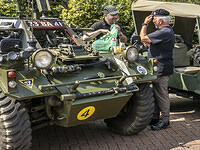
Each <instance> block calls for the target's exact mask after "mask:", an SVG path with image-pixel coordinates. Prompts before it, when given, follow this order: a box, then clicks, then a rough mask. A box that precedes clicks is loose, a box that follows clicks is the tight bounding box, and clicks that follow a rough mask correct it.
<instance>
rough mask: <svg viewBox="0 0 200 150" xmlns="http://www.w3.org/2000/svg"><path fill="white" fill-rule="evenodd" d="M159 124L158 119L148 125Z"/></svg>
mask: <svg viewBox="0 0 200 150" xmlns="http://www.w3.org/2000/svg"><path fill="white" fill-rule="evenodd" d="M158 122H159V119H152V120H151V122H150V123H149V125H156V124H157V123H158Z"/></svg>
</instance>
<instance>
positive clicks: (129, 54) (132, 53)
mask: <svg viewBox="0 0 200 150" xmlns="http://www.w3.org/2000/svg"><path fill="white" fill-rule="evenodd" d="M138 56H139V54H138V50H137V49H136V48H135V47H134V46H129V47H127V48H126V59H127V60H128V62H129V63H133V62H134V61H136V60H137V59H138Z"/></svg>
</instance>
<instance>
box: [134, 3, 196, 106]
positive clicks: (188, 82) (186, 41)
mask: <svg viewBox="0 0 200 150" xmlns="http://www.w3.org/2000/svg"><path fill="white" fill-rule="evenodd" d="M160 8H163V9H166V10H168V11H169V12H170V14H171V15H172V27H173V30H174V33H175V37H176V42H175V46H174V49H173V59H174V65H175V68H174V74H173V75H172V76H170V80H169V92H172V93H176V94H177V95H180V96H184V97H191V98H193V99H194V100H195V101H198V102H199V101H200V45H199V44H200V43H199V42H200V6H199V5H195V4H188V3H176V2H159V1H153V0H137V1H136V2H135V3H133V4H132V10H133V17H134V21H135V29H136V32H139V31H140V29H141V24H142V23H143V21H144V19H145V17H146V16H147V15H149V14H151V12H152V11H155V10H156V9H160ZM154 30H155V28H154V25H153V23H151V24H150V25H149V26H148V32H152V31H154ZM195 31H196V33H197V35H195V34H194V33H195ZM195 38H196V41H197V42H198V43H197V42H196V43H194V41H195ZM199 106H200V105H199ZM199 106H198V109H199Z"/></svg>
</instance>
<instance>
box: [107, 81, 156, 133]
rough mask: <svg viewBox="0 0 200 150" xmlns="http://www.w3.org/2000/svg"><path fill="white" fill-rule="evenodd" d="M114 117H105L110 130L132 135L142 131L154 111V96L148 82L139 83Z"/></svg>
mask: <svg viewBox="0 0 200 150" xmlns="http://www.w3.org/2000/svg"><path fill="white" fill-rule="evenodd" d="M139 88H140V91H139V92H137V93H136V94H134V95H133V96H132V97H131V99H130V100H129V101H128V103H127V104H126V105H125V107H124V108H123V109H122V110H121V112H120V113H119V114H118V116H117V117H115V118H110V119H105V120H104V121H105V123H106V124H107V126H108V127H109V128H111V130H112V131H114V132H116V133H119V134H122V135H133V134H136V133H138V132H140V131H142V130H143V129H144V128H146V126H147V125H148V124H149V123H150V121H151V118H152V116H153V111H154V98H153V92H152V89H151V88H150V84H141V85H140V86H139Z"/></svg>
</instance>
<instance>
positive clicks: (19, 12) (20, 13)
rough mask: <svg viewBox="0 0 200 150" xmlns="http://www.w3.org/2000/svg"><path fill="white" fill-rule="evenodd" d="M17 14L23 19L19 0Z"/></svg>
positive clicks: (18, 0)
mask: <svg viewBox="0 0 200 150" xmlns="http://www.w3.org/2000/svg"><path fill="white" fill-rule="evenodd" d="M17 14H18V15H19V18H20V19H22V11H21V0H17Z"/></svg>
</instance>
